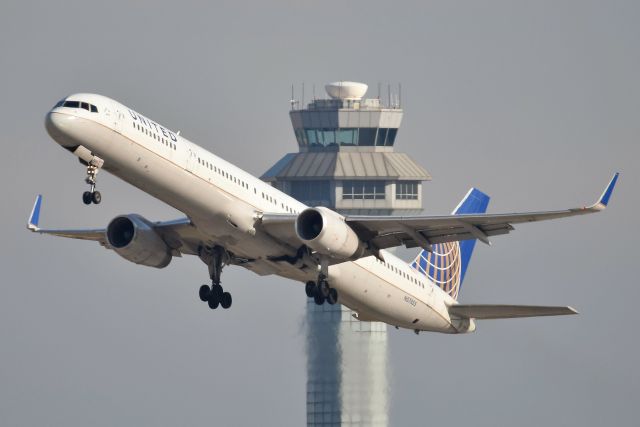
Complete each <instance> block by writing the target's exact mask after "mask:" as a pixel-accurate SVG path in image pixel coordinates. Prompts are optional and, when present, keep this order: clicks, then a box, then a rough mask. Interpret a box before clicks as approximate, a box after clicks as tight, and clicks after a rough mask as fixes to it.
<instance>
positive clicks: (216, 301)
mask: <svg viewBox="0 0 640 427" xmlns="http://www.w3.org/2000/svg"><path fill="white" fill-rule="evenodd" d="M207 304H209V308H210V309H211V310H215V309H216V308H218V306H219V305H220V298H218V294H216V293H215V292H211V295H210V296H209V301H207Z"/></svg>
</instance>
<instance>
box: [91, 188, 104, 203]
mask: <svg viewBox="0 0 640 427" xmlns="http://www.w3.org/2000/svg"><path fill="white" fill-rule="evenodd" d="M91 201H92V202H93V203H95V204H96V205H99V204H100V202H101V201H102V194H100V192H99V191H94V192H93V194H92V195H91Z"/></svg>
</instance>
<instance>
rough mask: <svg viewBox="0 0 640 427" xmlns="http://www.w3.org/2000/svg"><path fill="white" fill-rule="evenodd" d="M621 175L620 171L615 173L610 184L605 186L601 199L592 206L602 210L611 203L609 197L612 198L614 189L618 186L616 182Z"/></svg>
mask: <svg viewBox="0 0 640 427" xmlns="http://www.w3.org/2000/svg"><path fill="white" fill-rule="evenodd" d="M619 175H620V173H619V172H616V173H615V174H614V175H613V178H611V181H609V185H607V188H605V189H604V191H603V192H602V195H601V196H600V199H598V201H597V202H596V203H594V204H593V205H592V206H590V208H593V209H595V210H599V211H601V210H604V209H605V208H606V207H607V205H608V204H609V199H610V198H611V194H613V189H614V187H615V186H616V182H617V181H618V176H619Z"/></svg>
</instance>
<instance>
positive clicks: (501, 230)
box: [345, 173, 618, 250]
mask: <svg viewBox="0 0 640 427" xmlns="http://www.w3.org/2000/svg"><path fill="white" fill-rule="evenodd" d="M617 180H618V174H617V173H616V174H615V175H614V176H613V178H611V181H610V182H609V184H608V185H607V187H606V189H605V190H604V192H603V193H602V196H600V198H599V199H598V201H597V202H596V203H594V204H593V205H591V206H588V207H580V208H573V209H566V210H558V211H546V212H526V213H509V214H469V215H448V216H347V217H346V219H345V221H346V222H347V224H349V225H350V226H351V228H353V230H354V231H355V232H356V234H358V236H359V237H360V238H361V239H362V240H363V241H364V242H367V243H369V244H370V246H372V247H373V248H377V249H384V248H389V247H395V246H401V245H404V246H406V247H408V248H411V247H416V246H421V247H422V248H423V249H426V250H430V249H431V245H432V244H435V243H443V242H453V241H460V240H469V239H478V240H480V241H482V242H484V243H486V244H490V241H489V237H491V236H496V235H500V234H507V233H509V232H510V231H511V230H513V229H514V228H513V224H519V223H526V222H535V221H546V220H549V219H556V218H565V217H570V216H575V215H585V214H590V213H594V212H599V211H601V210H604V209H605V208H606V206H607V204H608V203H609V198H610V197H611V193H612V192H613V188H614V186H615V184H616V181H617Z"/></svg>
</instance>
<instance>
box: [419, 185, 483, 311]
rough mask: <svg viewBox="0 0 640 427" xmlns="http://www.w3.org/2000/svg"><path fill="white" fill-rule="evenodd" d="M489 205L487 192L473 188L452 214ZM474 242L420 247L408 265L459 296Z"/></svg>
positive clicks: (466, 241) (476, 211)
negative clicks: (425, 248) (428, 249)
mask: <svg viewBox="0 0 640 427" xmlns="http://www.w3.org/2000/svg"><path fill="white" fill-rule="evenodd" d="M488 205H489V196H487V195H486V194H484V193H483V192H482V191H480V190H478V189H476V188H472V189H471V190H469V192H468V193H467V194H466V196H465V197H464V198H463V199H462V201H461V202H460V204H458V206H457V207H456V208H455V209H454V210H453V212H452V214H453V215H465V214H467V215H468V214H479V213H485V212H486V211H487V206H488ZM475 245H476V240H475V239H471V240H463V241H460V242H446V243H438V244H435V245H432V248H433V251H432V252H428V251H426V250H422V251H421V252H420V253H419V254H418V256H417V257H416V258H415V259H414V260H413V262H412V263H411V267H413V268H414V269H416V270H418V271H419V272H420V273H422V274H424V275H426V276H427V277H429V278H430V279H431V281H432V282H434V283H435V284H436V285H437V286H439V287H440V288H441V289H442V290H444V291H445V292H447V293H448V294H449V295H451V297H453V298H454V299H458V295H459V293H460V286H461V285H462V281H463V280H464V276H465V274H466V272H467V267H468V266H469V262H470V261H471V255H472V253H473V248H474V247H475Z"/></svg>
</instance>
